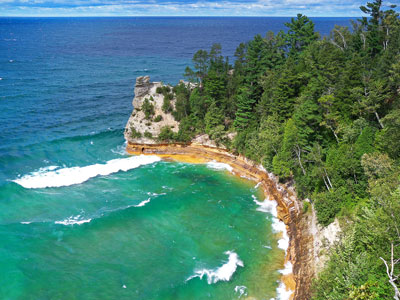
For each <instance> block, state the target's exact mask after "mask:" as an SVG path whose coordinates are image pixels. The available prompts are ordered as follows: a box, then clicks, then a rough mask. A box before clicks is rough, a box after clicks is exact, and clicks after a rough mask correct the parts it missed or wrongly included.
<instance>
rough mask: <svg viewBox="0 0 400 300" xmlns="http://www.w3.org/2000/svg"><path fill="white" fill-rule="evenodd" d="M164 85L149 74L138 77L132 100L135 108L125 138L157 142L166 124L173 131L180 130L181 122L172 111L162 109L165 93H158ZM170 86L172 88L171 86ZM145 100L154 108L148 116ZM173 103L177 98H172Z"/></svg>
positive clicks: (132, 141) (142, 142)
mask: <svg viewBox="0 0 400 300" xmlns="http://www.w3.org/2000/svg"><path fill="white" fill-rule="evenodd" d="M163 86H165V87H167V86H166V85H163V84H162V83H161V82H150V77H149V76H142V77H138V78H137V79H136V85H135V98H134V99H133V102H132V105H133V108H134V109H133V112H132V114H131V116H130V117H129V120H128V123H127V124H126V127H125V139H126V140H127V141H128V142H131V143H137V144H146V145H148V144H156V143H157V137H158V135H159V134H160V131H161V128H163V127H164V126H169V127H170V128H171V130H172V131H173V132H178V130H179V123H178V122H177V121H175V119H174V117H173V116H172V115H171V114H170V113H165V112H164V111H163V109H162V106H163V103H164V95H163V94H162V93H157V88H162V87H163ZM169 88H170V89H171V87H169ZM145 101H147V104H148V105H151V106H152V107H153V110H154V112H153V113H152V114H151V115H150V116H148V117H146V112H145V111H144V109H143V104H144V103H145ZM171 105H172V106H174V105H175V99H172V100H171ZM146 132H147V133H146ZM150 136H151V137H150Z"/></svg>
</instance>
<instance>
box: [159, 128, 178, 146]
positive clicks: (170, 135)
mask: <svg viewBox="0 0 400 300" xmlns="http://www.w3.org/2000/svg"><path fill="white" fill-rule="evenodd" d="M158 140H159V141H167V142H169V141H172V140H175V133H174V132H173V131H172V130H171V128H170V127H169V126H164V127H162V128H161V131H160V134H159V135H158Z"/></svg>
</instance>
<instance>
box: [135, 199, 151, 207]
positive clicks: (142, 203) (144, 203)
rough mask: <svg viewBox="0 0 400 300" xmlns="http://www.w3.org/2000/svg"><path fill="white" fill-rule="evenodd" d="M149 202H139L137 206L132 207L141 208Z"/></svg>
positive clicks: (148, 200)
mask: <svg viewBox="0 0 400 300" xmlns="http://www.w3.org/2000/svg"><path fill="white" fill-rule="evenodd" d="M149 202H150V198H149V199H147V200H143V201H142V202H140V203H139V204H138V205H134V207H142V206H145V205H146V204H147V203H149Z"/></svg>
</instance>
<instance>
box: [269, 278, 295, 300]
mask: <svg viewBox="0 0 400 300" xmlns="http://www.w3.org/2000/svg"><path fill="white" fill-rule="evenodd" d="M292 294H293V291H291V290H288V289H287V288H286V285H285V284H284V283H283V282H281V283H279V286H278V287H277V288H276V295H277V297H276V300H289V299H290V296H291V295H292ZM271 300H275V298H271Z"/></svg>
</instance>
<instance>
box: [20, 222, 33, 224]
mask: <svg viewBox="0 0 400 300" xmlns="http://www.w3.org/2000/svg"><path fill="white" fill-rule="evenodd" d="M20 223H21V224H31V223H32V222H20Z"/></svg>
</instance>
